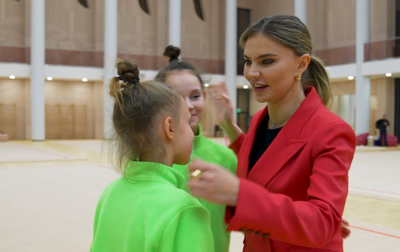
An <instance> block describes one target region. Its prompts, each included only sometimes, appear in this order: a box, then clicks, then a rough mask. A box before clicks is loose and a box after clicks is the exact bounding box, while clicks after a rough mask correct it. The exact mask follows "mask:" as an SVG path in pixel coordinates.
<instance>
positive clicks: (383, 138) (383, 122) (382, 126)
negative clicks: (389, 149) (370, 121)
mask: <svg viewBox="0 0 400 252" xmlns="http://www.w3.org/2000/svg"><path fill="white" fill-rule="evenodd" d="M389 125H390V123H389V120H388V119H387V116H386V114H383V115H382V118H381V119H379V120H378V121H376V128H377V129H379V141H380V143H381V145H382V146H388V143H387V134H386V127H387V126H389Z"/></svg>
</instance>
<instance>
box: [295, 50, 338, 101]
mask: <svg viewBox="0 0 400 252" xmlns="http://www.w3.org/2000/svg"><path fill="white" fill-rule="evenodd" d="M302 79H304V81H303V82H302V84H303V86H313V87H315V89H316V90H317V93H318V95H319V97H320V98H321V100H322V103H324V105H325V106H329V105H330V103H331V101H332V90H331V84H330V80H329V76H328V72H327V71H326V69H325V66H324V64H323V63H322V62H321V61H320V60H319V59H318V58H317V57H315V56H311V61H310V64H309V65H308V68H307V71H305V72H304V73H303V78H302Z"/></svg>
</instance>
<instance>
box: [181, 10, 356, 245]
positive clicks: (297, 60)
mask: <svg viewBox="0 0 400 252" xmlns="http://www.w3.org/2000/svg"><path fill="white" fill-rule="evenodd" d="M240 45H241V46H242V48H243V49H244V58H245V66H244V75H245V77H246V79H247V80H248V81H249V82H250V83H251V85H252V89H253V91H254V95H255V98H256V100H257V101H258V102H268V106H267V107H265V109H263V110H262V111H260V112H258V113H257V114H256V115H255V116H254V117H253V119H252V122H251V125H250V128H249V130H248V133H247V135H245V134H244V133H243V132H242V131H241V130H240V128H239V127H238V126H237V125H236V124H235V123H234V121H233V117H232V114H233V108H232V105H231V103H230V100H229V98H228V96H227V95H225V94H222V93H221V92H220V89H218V88H215V89H214V91H213V92H212V93H211V96H212V97H216V96H218V98H216V99H214V100H215V106H214V107H215V108H218V110H216V118H217V120H218V122H219V123H220V126H221V127H222V128H223V129H224V131H225V133H226V134H227V135H228V137H229V139H230V141H231V142H232V144H231V146H230V147H231V148H232V149H233V150H234V151H235V152H236V154H237V155H238V169H237V175H238V176H237V177H235V176H232V175H231V174H229V173H227V172H226V171H225V170H224V169H222V168H220V167H218V166H216V165H212V164H207V163H204V162H201V161H196V162H193V163H192V164H191V165H190V166H189V169H190V170H191V172H194V174H196V175H195V176H194V178H193V179H192V180H190V181H189V183H188V186H189V188H190V189H191V192H192V194H193V195H195V196H198V197H203V198H206V199H208V200H210V201H214V202H217V203H222V204H226V205H228V207H227V209H226V214H225V220H226V222H227V223H228V230H235V231H242V232H244V234H245V239H244V251H273V252H278V251H279V252H281V251H290V252H301V251H307V252H310V251H326V252H328V251H329V252H333V251H335V252H341V251H343V238H342V233H341V232H342V229H341V221H342V214H343V210H344V206H345V202H346V197H347V192H348V171H349V168H350V164H351V161H352V159H353V155H354V151H355V145H356V138H355V134H354V131H353V130H352V128H351V127H350V126H349V125H348V124H347V123H346V122H344V121H343V120H342V119H340V118H339V117H338V116H336V115H335V114H334V113H332V112H330V111H329V110H328V109H327V108H326V107H325V105H327V104H329V102H330V99H331V96H332V95H331V90H330V83H329V79H328V75H327V73H326V70H325V68H324V66H323V64H322V63H321V62H320V61H319V60H318V59H317V58H315V57H313V56H311V52H312V44H311V37H310V34H309V32H308V30H307V28H306V26H305V25H304V24H303V23H302V22H301V21H300V20H299V19H298V18H296V17H294V16H287V15H277V16H272V17H265V18H262V19H260V20H259V21H258V22H256V23H255V24H253V25H252V26H250V27H249V28H248V29H247V30H246V31H245V32H244V33H243V35H242V36H241V38H240ZM199 173H200V175H199Z"/></svg>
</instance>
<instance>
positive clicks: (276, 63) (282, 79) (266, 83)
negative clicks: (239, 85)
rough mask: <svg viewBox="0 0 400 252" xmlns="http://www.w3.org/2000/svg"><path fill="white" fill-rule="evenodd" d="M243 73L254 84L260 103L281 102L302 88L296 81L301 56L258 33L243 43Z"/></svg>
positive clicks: (256, 96) (299, 72)
mask: <svg viewBox="0 0 400 252" xmlns="http://www.w3.org/2000/svg"><path fill="white" fill-rule="evenodd" d="M243 54H244V55H243V56H244V59H245V64H244V76H245V77H246V79H247V80H248V81H249V82H250V83H251V86H252V88H253V91H254V95H255V98H256V100H257V101H258V102H271V103H280V102H284V101H285V100H290V99H291V98H292V97H293V95H297V94H298V92H299V91H302V89H301V84H300V82H299V81H296V76H297V75H299V74H301V73H302V71H299V64H300V57H298V56H297V55H295V53H294V52H293V50H291V49H289V48H287V47H285V46H283V45H282V44H280V43H278V42H276V41H275V40H273V39H271V38H269V37H267V36H265V35H262V34H257V35H255V36H252V37H250V38H248V39H247V41H246V44H245V46H244V53H243Z"/></svg>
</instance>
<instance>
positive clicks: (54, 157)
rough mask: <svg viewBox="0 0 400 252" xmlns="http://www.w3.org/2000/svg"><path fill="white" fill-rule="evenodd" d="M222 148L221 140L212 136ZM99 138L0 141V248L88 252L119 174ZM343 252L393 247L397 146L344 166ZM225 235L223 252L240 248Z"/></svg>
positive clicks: (398, 206) (363, 150)
mask: <svg viewBox="0 0 400 252" xmlns="http://www.w3.org/2000/svg"><path fill="white" fill-rule="evenodd" d="M213 140H214V141H216V142H218V143H220V144H224V142H225V141H224V139H223V138H213ZM105 147H106V146H105V145H103V141H101V140H55V141H52V140H47V141H44V142H32V141H8V142H0V251H2V252H15V251H24V252H30V251H32V252H33V251H34V252H37V251H40V252H53V251H57V252H63V251H68V252H70V251H74V252H80V251H82V252H83V251H85V252H87V251H89V247H90V242H91V239H92V225H93V216H94V211H95V208H96V203H97V200H98V198H99V196H100V194H101V193H102V191H103V189H104V187H105V186H106V185H107V184H108V183H109V182H111V181H112V180H114V179H116V178H118V177H119V175H118V174H117V173H116V172H115V171H114V170H113V169H112V167H111V165H109V164H108V161H107V160H108V156H107V152H106V148H105ZM349 178H350V190H349V196H348V199H347V204H346V208H345V213H344V216H343V217H344V219H346V220H348V221H349V222H350V225H351V232H352V233H351V235H350V237H349V238H347V239H346V240H345V241H344V250H345V251H346V252H353V251H354V252H359V251H363V252H368V251H371V252H372V251H373V252H376V251H384V252H392V251H393V252H395V251H396V252H397V251H399V248H400V215H399V213H400V148H399V147H390V148H387V147H366V146H359V147H357V151H356V154H355V157H354V161H353V164H352V167H351V169H350V174H349ZM242 238H243V235H242V234H241V233H240V232H233V233H232V239H231V249H230V251H231V252H239V251H241V249H242Z"/></svg>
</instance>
